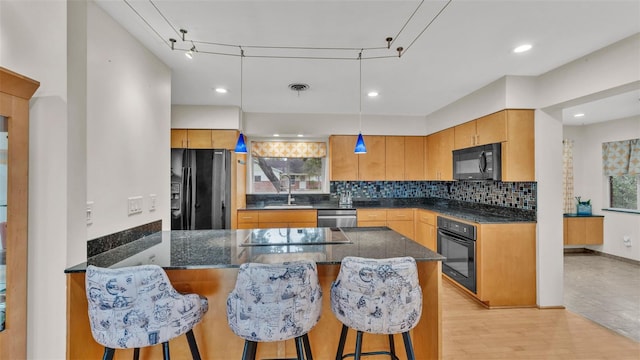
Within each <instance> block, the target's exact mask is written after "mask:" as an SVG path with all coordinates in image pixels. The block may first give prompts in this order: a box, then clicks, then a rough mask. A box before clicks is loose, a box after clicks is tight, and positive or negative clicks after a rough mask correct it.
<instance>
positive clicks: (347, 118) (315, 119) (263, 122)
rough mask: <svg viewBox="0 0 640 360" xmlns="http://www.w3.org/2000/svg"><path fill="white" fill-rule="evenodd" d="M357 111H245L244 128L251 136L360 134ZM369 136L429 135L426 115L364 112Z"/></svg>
mask: <svg viewBox="0 0 640 360" xmlns="http://www.w3.org/2000/svg"><path fill="white" fill-rule="evenodd" d="M359 123H360V122H359V119H358V115H357V114H270V113H245V114H244V124H245V125H244V130H245V133H246V134H248V135H249V136H271V135H273V134H276V133H277V134H287V135H297V134H304V135H308V136H313V137H324V136H328V135H331V134H353V135H356V134H358V130H359ZM362 133H363V134H365V135H425V134H426V133H427V128H426V126H425V121H424V117H423V116H383V115H380V116H375V115H365V114H363V115H362Z"/></svg>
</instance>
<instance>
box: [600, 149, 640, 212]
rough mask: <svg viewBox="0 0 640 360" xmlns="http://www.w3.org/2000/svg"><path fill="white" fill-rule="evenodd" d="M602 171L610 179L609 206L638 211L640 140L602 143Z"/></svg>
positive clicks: (639, 195)
mask: <svg viewBox="0 0 640 360" xmlns="http://www.w3.org/2000/svg"><path fill="white" fill-rule="evenodd" d="M602 171H603V174H604V176H607V177H608V179H609V206H610V207H611V208H617V209H629V210H638V204H639V203H640V201H639V197H640V189H639V187H640V181H639V179H640V139H631V140H622V141H611V142H606V143H602Z"/></svg>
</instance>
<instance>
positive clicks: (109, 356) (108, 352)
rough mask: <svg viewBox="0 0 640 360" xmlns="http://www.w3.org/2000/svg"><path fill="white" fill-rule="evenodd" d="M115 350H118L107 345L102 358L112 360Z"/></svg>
mask: <svg viewBox="0 0 640 360" xmlns="http://www.w3.org/2000/svg"><path fill="white" fill-rule="evenodd" d="M115 352H116V349H112V348H108V347H105V348H104V355H102V360H112V359H113V354H115Z"/></svg>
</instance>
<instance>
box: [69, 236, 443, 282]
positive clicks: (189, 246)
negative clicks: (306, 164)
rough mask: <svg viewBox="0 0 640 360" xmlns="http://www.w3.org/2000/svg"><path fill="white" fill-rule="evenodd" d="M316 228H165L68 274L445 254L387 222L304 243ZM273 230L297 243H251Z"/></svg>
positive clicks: (431, 258) (431, 257)
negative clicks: (92, 270)
mask: <svg viewBox="0 0 640 360" xmlns="http://www.w3.org/2000/svg"><path fill="white" fill-rule="evenodd" d="M314 229H328V228H301V229H296V228H293V229H248V230H190V231H175V230H174V231H161V232H157V233H154V234H151V235H149V236H145V237H143V238H141V239H138V240H135V241H133V242H130V243H128V244H126V245H122V246H119V247H117V248H115V249H113V250H109V251H106V252H104V253H102V254H99V255H96V256H94V257H92V258H89V260H88V261H87V262H84V263H82V264H78V265H76V266H73V267H70V268H68V269H66V270H65V273H73V272H84V271H85V270H86V268H87V264H92V265H96V266H100V267H112V268H118V267H124V266H134V265H143V264H157V265H159V266H162V267H163V268H165V269H168V270H170V269H202V268H236V267H239V266H240V265H241V264H243V263H246V262H283V261H293V260H297V259H303V258H304V259H313V260H315V261H316V262H317V263H318V264H320V265H322V264H340V262H341V261H342V259H343V258H344V257H345V256H359V257H368V258H390V257H400V256H412V257H414V258H415V259H416V261H442V260H444V259H445V258H444V257H443V256H442V255H439V254H438V253H436V252H433V251H431V250H429V249H427V248H426V247H424V246H422V245H420V244H418V243H417V242H415V241H413V240H410V239H407V238H406V237H404V236H402V235H400V234H399V233H397V232H395V231H393V230H390V229H389V228H387V227H368V228H344V229H341V230H342V232H343V234H344V235H345V236H346V238H347V242H331V241H327V242H329V243H327V242H323V241H317V240H313V241H308V243H307V244H304V245H303V244H300V242H301V241H300V239H301V238H303V235H304V234H303V233H305V234H306V233H308V232H313V230H314ZM269 231H271V233H270V236H271V235H273V234H276V235H277V234H278V233H279V234H280V235H284V234H286V232H287V231H289V232H292V233H293V234H294V235H295V236H288V237H286V238H287V239H293V240H291V241H292V242H293V243H286V242H285V243H281V242H278V241H272V240H266V241H265V240H261V243H260V244H259V245H257V246H253V245H248V244H247V239H248V238H249V237H250V236H262V237H261V239H263V238H269V237H268V236H266V235H267V234H266V233H267V232H269ZM310 236H311V235H310ZM273 237H274V236H271V238H273ZM295 239H298V240H295ZM270 241H271V242H270ZM287 241H289V240H287ZM302 242H306V240H303V241H302ZM272 243H276V245H271V244H272Z"/></svg>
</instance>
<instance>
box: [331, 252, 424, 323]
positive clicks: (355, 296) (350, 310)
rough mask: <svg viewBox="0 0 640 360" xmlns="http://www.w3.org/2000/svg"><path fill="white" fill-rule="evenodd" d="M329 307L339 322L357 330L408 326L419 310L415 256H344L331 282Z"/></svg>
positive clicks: (416, 319) (413, 321) (419, 288)
mask: <svg viewBox="0 0 640 360" xmlns="http://www.w3.org/2000/svg"><path fill="white" fill-rule="evenodd" d="M331 310H332V311H333V313H334V314H335V315H336V317H337V318H338V320H340V321H341V322H342V323H343V324H345V325H347V326H348V327H350V328H353V329H356V330H359V331H363V332H368V333H374V334H398V333H402V332H406V331H409V330H411V329H412V328H414V327H415V326H416V325H417V324H418V321H419V320H420V316H421V314H422V288H421V287H420V284H419V282H418V270H417V267H416V261H415V259H414V258H412V257H400V258H390V259H367V258H360V257H353V256H349V257H345V258H344V259H343V260H342V264H341V266H340V273H339V274H338V277H337V279H336V281H334V283H333V284H332V286H331Z"/></svg>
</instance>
